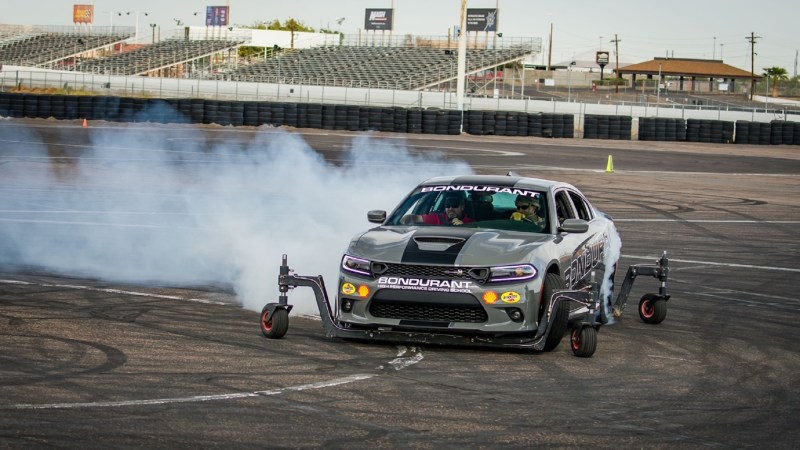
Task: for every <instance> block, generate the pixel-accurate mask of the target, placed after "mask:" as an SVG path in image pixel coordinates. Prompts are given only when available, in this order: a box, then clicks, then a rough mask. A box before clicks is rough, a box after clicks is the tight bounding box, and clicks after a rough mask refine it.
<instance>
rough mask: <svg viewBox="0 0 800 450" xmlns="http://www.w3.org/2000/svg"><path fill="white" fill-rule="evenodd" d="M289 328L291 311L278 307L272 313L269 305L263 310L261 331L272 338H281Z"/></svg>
mask: <svg viewBox="0 0 800 450" xmlns="http://www.w3.org/2000/svg"><path fill="white" fill-rule="evenodd" d="M288 329H289V313H288V312H287V311H286V310H285V309H283V308H277V309H275V311H273V312H272V314H271V315H270V313H269V305H267V306H265V307H264V308H263V309H262V310H261V333H263V334H264V336H266V337H268V338H270V339H280V338H282V337H283V336H284V335H285V334H286V331H287V330H288Z"/></svg>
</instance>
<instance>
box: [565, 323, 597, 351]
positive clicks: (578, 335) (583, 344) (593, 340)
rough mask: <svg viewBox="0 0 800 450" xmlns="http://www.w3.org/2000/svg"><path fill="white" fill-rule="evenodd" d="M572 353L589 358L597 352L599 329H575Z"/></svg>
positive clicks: (572, 337) (571, 341) (573, 331)
mask: <svg viewBox="0 0 800 450" xmlns="http://www.w3.org/2000/svg"><path fill="white" fill-rule="evenodd" d="M570 343H571V344H572V353H573V354H574V355H575V356H578V357H580V358H588V357H590V356H592V355H594V351H595V350H597V329H596V328H594V327H575V328H573V329H572V336H571V339H570Z"/></svg>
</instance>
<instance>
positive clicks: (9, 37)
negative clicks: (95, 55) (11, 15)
mask: <svg viewBox="0 0 800 450" xmlns="http://www.w3.org/2000/svg"><path fill="white" fill-rule="evenodd" d="M130 37H131V34H129V33H128V34H126V33H108V34H105V33H84V32H37V31H34V32H27V33H13V32H10V33H8V34H5V35H4V36H2V37H0V61H2V62H3V63H4V64H10V65H18V66H30V67H47V68H56V67H58V66H59V63H60V62H62V61H64V60H67V59H70V58H74V57H76V56H77V55H81V54H86V53H88V52H92V51H94V50H98V49H102V48H104V47H108V46H111V45H113V44H115V43H118V42H122V41H124V40H125V39H128V38H130Z"/></svg>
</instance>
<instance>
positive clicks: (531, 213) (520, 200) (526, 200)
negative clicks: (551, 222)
mask: <svg viewBox="0 0 800 450" xmlns="http://www.w3.org/2000/svg"><path fill="white" fill-rule="evenodd" d="M514 204H515V205H516V207H517V210H516V211H514V213H512V214H511V219H512V220H517V221H523V222H531V223H533V224H535V225H537V226H540V227H542V228H544V226H545V222H544V218H543V217H541V216H539V209H540V206H541V203H539V198H538V197H528V196H525V195H518V196H517V199H516V200H515V201H514Z"/></svg>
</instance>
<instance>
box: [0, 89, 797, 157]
mask: <svg viewBox="0 0 800 450" xmlns="http://www.w3.org/2000/svg"><path fill="white" fill-rule="evenodd" d="M0 115H3V116H4V115H9V116H11V117H30V118H37V117H38V118H49V117H52V118H55V119H58V120H75V119H88V120H107V121H113V122H157V123H204V124H218V125H231V126H241V125H246V126H259V125H264V124H268V125H273V126H282V125H286V126H292V127H302V128H318V129H328V130H351V131H368V130H372V131H390V132H400V133H415V134H419V133H426V134H452V135H457V134H459V133H460V132H461V126H462V123H463V127H464V131H466V132H468V133H470V134H474V135H498V136H535V137H552V138H572V137H574V116H573V115H572V114H542V113H525V112H518V111H478V110H473V111H467V112H465V113H463V117H462V113H461V112H460V111H455V110H446V109H441V108H427V109H423V108H402V107H374V106H359V105H334V104H319V103H288V102H287V103H284V102H244V101H230V100H203V99H194V98H193V99H144V98H128V97H112V96H77V95H45V94H18V93H6V92H0ZM630 124H631V118H630V117H627V116H601V115H587V116H586V120H585V127H584V128H585V132H584V138H587V139H630V128H631V126H630ZM687 127H688V131H687ZM735 128H736V143H741V144H760V145H766V144H785V145H800V123H798V122H786V121H780V120H775V121H772V122H771V123H763V122H748V121H738V122H736V124H735ZM733 131H734V123H733V122H727V121H719V120H697V119H689V120H688V123H687V122H684V121H683V119H669V118H641V119H639V139H640V140H645V141H648V140H659V141H683V140H688V141H692V142H716V143H725V142H732V141H733V137H734V133H733Z"/></svg>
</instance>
